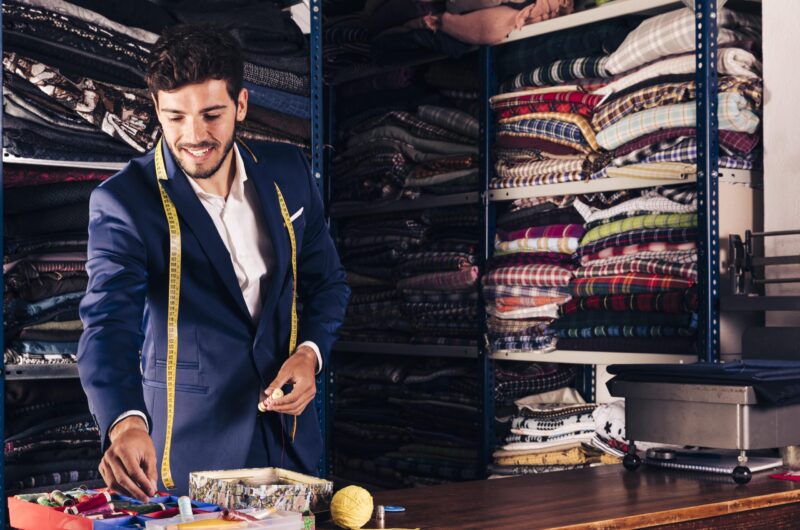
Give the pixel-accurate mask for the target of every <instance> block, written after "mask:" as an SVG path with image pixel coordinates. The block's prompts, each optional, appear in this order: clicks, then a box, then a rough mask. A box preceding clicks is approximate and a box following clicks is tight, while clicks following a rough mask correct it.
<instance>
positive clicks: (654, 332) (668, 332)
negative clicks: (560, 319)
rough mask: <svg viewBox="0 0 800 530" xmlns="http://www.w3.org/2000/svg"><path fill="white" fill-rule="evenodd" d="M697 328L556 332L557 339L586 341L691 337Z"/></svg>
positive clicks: (581, 329)
mask: <svg viewBox="0 0 800 530" xmlns="http://www.w3.org/2000/svg"><path fill="white" fill-rule="evenodd" d="M695 334H697V328H696V327H694V328H679V327H675V326H611V325H606V326H594V327H590V328H570V329H560V330H558V336H559V337H568V338H573V339H579V338H583V339H588V338H593V337H691V336H693V335H695Z"/></svg>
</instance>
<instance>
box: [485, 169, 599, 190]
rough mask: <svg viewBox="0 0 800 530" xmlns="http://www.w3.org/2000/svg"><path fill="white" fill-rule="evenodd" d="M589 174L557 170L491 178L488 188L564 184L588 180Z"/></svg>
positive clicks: (498, 188) (586, 172)
mask: <svg viewBox="0 0 800 530" xmlns="http://www.w3.org/2000/svg"><path fill="white" fill-rule="evenodd" d="M591 175H592V174H591V172H588V171H559V172H555V173H545V174H541V175H526V176H522V177H503V178H493V179H492V181H491V182H490V183H489V189H493V190H500V189H507V188H527V187H531V186H546V185H548V184H564V183H566V182H582V181H585V180H589V178H590V177H591Z"/></svg>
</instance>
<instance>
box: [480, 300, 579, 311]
mask: <svg viewBox="0 0 800 530" xmlns="http://www.w3.org/2000/svg"><path fill="white" fill-rule="evenodd" d="M570 298H571V297H570V296H529V297H522V296H512V297H503V298H497V299H496V300H495V301H494V307H495V310H496V311H497V312H499V313H503V312H510V311H516V310H517V309H522V308H529V307H541V306H546V305H551V304H556V305H559V306H560V305H562V304H564V303H566V302H568V301H569V300H570Z"/></svg>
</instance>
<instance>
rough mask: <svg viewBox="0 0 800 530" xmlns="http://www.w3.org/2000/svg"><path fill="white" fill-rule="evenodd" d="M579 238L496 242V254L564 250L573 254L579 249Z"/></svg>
mask: <svg viewBox="0 0 800 530" xmlns="http://www.w3.org/2000/svg"><path fill="white" fill-rule="evenodd" d="M579 241H580V240H579V239H578V238H577V237H539V238H521V239H515V240H513V241H500V240H496V241H495V242H494V248H495V254H497V255H498V256H499V255H503V254H508V253H514V252H537V251H547V252H563V253H564V254H572V253H573V252H575V251H576V250H577V249H578V243H579Z"/></svg>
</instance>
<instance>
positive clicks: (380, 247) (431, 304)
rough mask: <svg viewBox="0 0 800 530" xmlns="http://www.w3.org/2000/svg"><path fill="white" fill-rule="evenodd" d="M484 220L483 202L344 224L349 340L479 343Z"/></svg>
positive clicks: (342, 249) (342, 247)
mask: <svg viewBox="0 0 800 530" xmlns="http://www.w3.org/2000/svg"><path fill="white" fill-rule="evenodd" d="M477 223H478V212H477V209H476V208H475V207H453V208H445V209H441V210H437V211H418V212H409V213H407V214H395V215H391V216H390V215H385V216H382V217H379V218H367V219H359V218H355V219H352V220H349V221H347V222H344V223H343V227H342V230H341V231H340V237H339V248H340V253H341V256H342V263H343V264H344V266H345V269H347V275H348V283H349V284H350V286H351V287H352V289H353V294H352V297H351V300H350V304H349V306H348V313H347V318H346V319H345V323H344V326H343V328H342V331H341V335H342V338H343V340H356V341H367V342H401V343H407V342H413V343H418V344H443V345H475V344H476V343H477V341H476V334H477V331H476V330H477V329H478V328H479V325H478V293H477V285H478V276H479V269H478V267H477V265H476V263H477V247H478V244H477V233H476V226H477Z"/></svg>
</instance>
